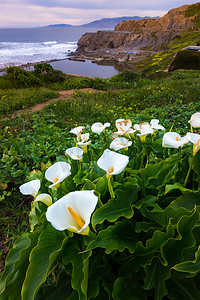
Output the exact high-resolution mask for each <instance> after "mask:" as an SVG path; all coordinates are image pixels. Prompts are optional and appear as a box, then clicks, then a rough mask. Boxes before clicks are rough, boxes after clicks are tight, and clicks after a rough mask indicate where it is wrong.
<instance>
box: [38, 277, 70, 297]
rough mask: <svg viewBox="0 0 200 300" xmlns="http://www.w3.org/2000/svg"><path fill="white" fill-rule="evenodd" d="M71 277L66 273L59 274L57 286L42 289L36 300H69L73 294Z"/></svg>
mask: <svg viewBox="0 0 200 300" xmlns="http://www.w3.org/2000/svg"><path fill="white" fill-rule="evenodd" d="M72 291H73V290H72V288H71V277H70V276H68V275H67V274H66V272H65V271H61V272H60V273H59V274H58V278H57V281H56V284H55V286H52V285H47V286H44V287H41V289H40V291H39V293H38V294H37V295H36V297H35V300H55V299H58V300H61V299H68V297H69V296H70V295H71V294H72Z"/></svg>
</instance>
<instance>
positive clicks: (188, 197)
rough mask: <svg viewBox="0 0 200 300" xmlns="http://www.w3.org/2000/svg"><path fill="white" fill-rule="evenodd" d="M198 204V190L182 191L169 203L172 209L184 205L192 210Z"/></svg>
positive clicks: (199, 198) (199, 200)
mask: <svg viewBox="0 0 200 300" xmlns="http://www.w3.org/2000/svg"><path fill="white" fill-rule="evenodd" d="M197 205H200V192H199V191H198V192H194V191H189V192H186V193H184V194H183V195H182V196H179V197H177V198H176V199H175V200H174V201H172V203H171V204H170V206H171V207H173V208H174V209H178V208H179V207H184V208H186V209H187V210H190V211H191V210H193V209H194V208H195V206H197Z"/></svg>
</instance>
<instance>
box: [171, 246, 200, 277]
mask: <svg viewBox="0 0 200 300" xmlns="http://www.w3.org/2000/svg"><path fill="white" fill-rule="evenodd" d="M173 269H174V270H176V271H179V272H188V273H196V272H199V271H200V246H199V248H198V250H197V252H196V253H195V259H194V260H193V261H185V262H182V263H180V264H176V265H175V266H174V267H173Z"/></svg>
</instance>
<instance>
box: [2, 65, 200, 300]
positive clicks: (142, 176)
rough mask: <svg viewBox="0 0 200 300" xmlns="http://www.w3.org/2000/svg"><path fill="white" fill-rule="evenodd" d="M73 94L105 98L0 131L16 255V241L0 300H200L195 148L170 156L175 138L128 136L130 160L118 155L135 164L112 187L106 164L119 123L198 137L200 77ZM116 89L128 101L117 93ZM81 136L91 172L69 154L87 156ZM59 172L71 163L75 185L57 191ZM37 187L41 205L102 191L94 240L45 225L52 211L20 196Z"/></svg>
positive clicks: (7, 215)
mask: <svg viewBox="0 0 200 300" xmlns="http://www.w3.org/2000/svg"><path fill="white" fill-rule="evenodd" d="M132 76H133V77H132ZM70 82H74V84H75V86H74V88H76V84H77V87H80V86H81V88H82V87H83V88H84V87H88V82H89V83H90V84H89V87H91V85H93V87H94V83H95V84H96V87H95V88H98V89H102V90H103V92H99V93H97V94H94V93H91V92H88V93H81V92H79V91H76V92H75V93H74V94H73V96H72V97H70V98H69V99H66V100H60V101H58V102H56V103H53V104H50V105H49V106H48V107H47V108H45V110H43V111H42V112H40V113H37V114H34V115H28V114H27V115H25V116H22V117H16V118H15V119H12V120H11V119H10V120H5V121H3V122H2V123H1V126H0V136H1V140H2V143H1V160H0V170H1V175H0V176H1V177H0V190H1V198H0V200H1V203H0V206H1V209H2V210H3V211H4V213H3V214H2V223H1V230H2V233H3V234H2V236H3V239H2V243H3V244H4V245H5V246H6V247H8V248H11V245H10V241H12V240H14V241H15V243H14V245H13V247H12V248H11V249H10V253H9V255H8V256H7V261H6V265H5V270H4V272H3V273H2V277H1V284H0V288H1V292H2V293H1V295H0V299H3V300H4V299H6V300H7V299H24V300H29V299H30V300H31V299H55V298H58V299H66V298H67V299H114V300H118V299H119V300H121V299H133V300H134V299H137V300H142V299H144V300H153V299H163V300H164V299H177V300H179V299H180V300H184V299H187V300H188V299H194V300H196V299H198V298H199V297H200V278H199V275H198V272H199V246H200V240H199V212H200V211H199V207H200V206H199V205H200V203H199V179H200V177H199V175H200V173H199V159H200V158H199V155H200V154H199V153H200V152H199V151H198V152H196V153H195V155H194V153H193V145H192V143H191V142H188V143H187V144H186V145H184V146H183V147H182V148H180V149H178V148H177V149H173V148H170V147H169V148H164V147H163V146H162V138H163V135H164V131H161V130H157V131H154V133H152V134H149V135H147V136H146V139H145V141H143V142H142V141H141V139H140V136H138V135H137V132H135V133H134V135H129V141H131V142H132V145H131V146H130V147H129V148H128V151H125V150H124V149H122V150H118V151H117V152H119V153H121V154H122V155H126V156H128V157H129V163H128V165H127V166H126V167H125V168H124V169H123V170H122V172H121V173H119V174H116V175H113V176H112V177H110V178H109V176H107V175H106V172H105V171H104V170H102V169H101V168H100V167H99V165H98V163H97V161H98V160H99V158H100V157H101V156H102V154H103V152H104V150H105V149H109V148H110V144H111V142H112V138H111V134H112V133H113V132H114V131H117V129H116V128H115V121H116V120H117V119H119V118H123V119H130V120H131V121H132V124H136V123H143V122H150V121H151V119H155V118H156V119H159V120H160V124H162V125H163V126H164V127H165V128H166V130H165V131H176V132H179V133H180V134H181V135H182V136H183V135H185V134H186V133H187V132H189V131H190V126H189V123H188V121H189V119H190V117H191V115H192V114H193V113H195V112H196V111H200V96H199V84H200V74H199V72H183V71H177V72H174V73H173V74H172V75H171V76H167V77H166V78H163V79H156V80H150V79H145V78H142V77H141V76H135V75H134V74H132V73H129V72H125V73H123V74H119V75H116V76H114V77H113V78H111V79H109V80H102V79H98V78H97V79H93V80H89V79H86V80H85V85H84V80H82V79H81V78H76V79H73V80H72V79H70V78H69V79H67V81H65V82H64V85H65V86H66V88H68V87H69V86H70ZM112 82H113V85H112V84H111V83H112ZM114 83H118V84H119V85H118V89H119V88H120V85H121V90H113V88H114ZM125 84H126V90H123V89H122V87H123V86H124V87H125ZM101 86H102V88H101ZM15 91H17V90H15ZM26 91H27V90H26V89H24V90H22V91H21V93H22V95H23V93H25V92H26ZM6 92H7V93H8V91H6V90H4V91H2V93H4V94H6ZM35 93H36V94H37V92H35ZM13 94H14V90H13ZM38 94H39V90H38ZM12 97H13V96H12ZM12 97H11V98H12ZM27 99H30V100H27V106H28V105H32V102H31V97H30V98H27ZM10 109H11V108H10ZM8 112H11V111H9V109H8ZM95 122H102V123H105V122H110V123H111V126H110V127H108V128H106V130H105V133H103V132H102V133H101V134H100V135H98V134H97V133H94V132H92V130H91V125H92V124H93V123H95ZM80 125H83V126H85V127H86V128H85V130H84V133H86V132H89V133H90V141H91V144H90V145H89V146H88V151H87V153H85V154H84V155H83V159H82V161H78V160H77V161H75V160H72V159H71V158H70V157H69V156H67V155H65V150H66V149H69V148H71V147H72V146H76V144H77V138H76V136H75V135H73V134H72V133H70V132H69V131H70V129H71V128H73V127H75V126H80ZM112 152H114V151H113V150H112ZM60 161H62V162H67V163H70V165H71V174H70V175H69V176H68V177H67V178H65V179H64V180H63V181H62V182H61V184H60V186H59V187H55V188H53V189H51V188H49V185H50V183H49V181H48V180H47V178H46V177H45V172H46V170H47V169H48V168H49V167H50V166H51V165H53V164H54V163H55V162H60ZM35 179H39V180H40V182H41V188H40V190H39V194H41V193H48V194H49V195H51V197H52V199H53V202H55V203H56V202H57V201H59V199H60V198H62V197H63V196H65V195H69V194H70V193H71V192H74V191H94V194H95V195H96V196H97V197H98V204H97V206H96V209H95V211H94V212H93V214H92V217H91V222H90V225H89V227H90V233H89V235H83V234H78V233H73V232H71V231H69V230H67V229H66V230H64V231H59V230H57V229H55V228H54V227H53V226H52V225H51V223H50V222H48V221H47V219H46V214H45V212H46V210H47V208H48V207H47V205H46V204H44V203H42V202H39V201H33V200H34V198H33V197H32V196H30V195H25V196H23V195H20V193H19V186H20V185H22V184H23V183H24V182H29V181H31V180H35ZM11 207H12V209H11ZM49 207H51V206H49ZM29 210H30V211H31V212H30V214H29ZM28 214H29V224H28V222H27V221H28ZM23 216H24V218H23ZM12 220H13V222H12ZM17 222H18V223H17ZM16 224H17V226H15V225H16ZM22 230H23V231H25V233H24V234H20V232H21V231H22ZM17 237H18V239H17ZM4 250H5V251H2V252H1V254H2V258H4V257H5V254H6V253H7V251H6V249H5V248H4Z"/></svg>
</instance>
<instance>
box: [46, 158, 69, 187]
mask: <svg viewBox="0 0 200 300" xmlns="http://www.w3.org/2000/svg"><path fill="white" fill-rule="evenodd" d="M70 170H71V165H70V164H68V163H66V162H64V161H61V162H56V163H55V164H53V165H52V166H51V167H49V168H48V169H47V170H46V172H45V177H46V179H47V180H49V181H51V182H52V183H53V184H51V185H50V186H49V188H52V187H54V186H56V185H57V184H59V183H60V182H62V181H63V180H64V179H65V178H66V177H67V176H69V175H70V174H71V172H70Z"/></svg>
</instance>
